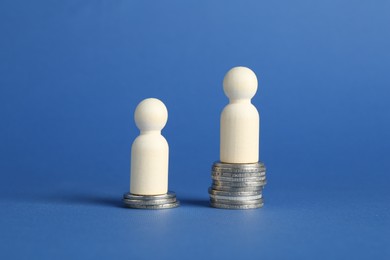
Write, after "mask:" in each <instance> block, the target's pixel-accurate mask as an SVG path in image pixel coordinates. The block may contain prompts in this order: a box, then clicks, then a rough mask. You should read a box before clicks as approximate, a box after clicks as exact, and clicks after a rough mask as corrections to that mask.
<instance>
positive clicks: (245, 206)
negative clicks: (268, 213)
mask: <svg viewBox="0 0 390 260" xmlns="http://www.w3.org/2000/svg"><path fill="white" fill-rule="evenodd" d="M210 205H211V206H212V207H214V208H221V209H256V208H261V207H262V206H263V205H264V203H258V204H251V205H231V204H224V203H218V202H210Z"/></svg>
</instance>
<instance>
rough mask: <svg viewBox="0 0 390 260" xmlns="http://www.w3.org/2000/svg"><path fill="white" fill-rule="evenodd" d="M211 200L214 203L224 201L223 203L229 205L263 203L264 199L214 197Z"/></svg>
mask: <svg viewBox="0 0 390 260" xmlns="http://www.w3.org/2000/svg"><path fill="white" fill-rule="evenodd" d="M210 202H213V203H222V204H229V205H252V204H259V203H263V199H254V200H246V201H242V200H226V199H218V200H217V199H212V198H210Z"/></svg>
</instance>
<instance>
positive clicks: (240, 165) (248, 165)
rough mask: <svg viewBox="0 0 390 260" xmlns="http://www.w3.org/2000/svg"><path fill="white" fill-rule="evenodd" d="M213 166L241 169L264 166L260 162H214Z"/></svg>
mask: <svg viewBox="0 0 390 260" xmlns="http://www.w3.org/2000/svg"><path fill="white" fill-rule="evenodd" d="M213 167H218V168H227V169H237V168H238V169H242V168H265V167H264V164H263V163H262V162H256V163H224V162H214V163H213Z"/></svg>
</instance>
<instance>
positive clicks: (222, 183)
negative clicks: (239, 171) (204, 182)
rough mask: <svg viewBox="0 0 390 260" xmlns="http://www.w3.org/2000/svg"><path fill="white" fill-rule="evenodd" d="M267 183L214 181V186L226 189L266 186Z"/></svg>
mask: <svg viewBox="0 0 390 260" xmlns="http://www.w3.org/2000/svg"><path fill="white" fill-rule="evenodd" d="M265 184H266V181H251V182H249V181H247V182H228V181H216V180H213V185H216V186H225V187H258V186H261V187H262V186H264V185H265Z"/></svg>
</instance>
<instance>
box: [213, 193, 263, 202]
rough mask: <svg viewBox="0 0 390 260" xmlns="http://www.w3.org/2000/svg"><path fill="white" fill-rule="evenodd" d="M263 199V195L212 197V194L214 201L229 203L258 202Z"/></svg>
mask: <svg viewBox="0 0 390 260" xmlns="http://www.w3.org/2000/svg"><path fill="white" fill-rule="evenodd" d="M262 197H263V195H262V194H260V195H254V196H236V197H233V196H221V195H212V194H210V199H213V200H216V201H218V200H228V201H250V200H258V199H261V198H262Z"/></svg>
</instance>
